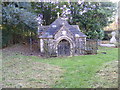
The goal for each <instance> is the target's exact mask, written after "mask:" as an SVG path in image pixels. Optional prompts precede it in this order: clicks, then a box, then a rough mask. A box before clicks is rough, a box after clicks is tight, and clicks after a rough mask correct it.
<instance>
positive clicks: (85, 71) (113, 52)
mask: <svg viewBox="0 0 120 90" xmlns="http://www.w3.org/2000/svg"><path fill="white" fill-rule="evenodd" d="M101 52H106V54H103V53H101ZM32 58H33V60H35V61H38V62H44V63H49V64H53V65H57V66H60V67H62V69H63V70H64V74H63V76H62V78H63V79H62V80H61V81H58V83H56V84H55V85H54V86H53V87H57V88H91V87H94V86H93V85H92V83H94V81H93V79H92V77H94V76H95V74H96V72H97V71H98V70H100V68H101V66H102V65H103V64H104V63H107V62H110V61H113V60H118V49H117V48H107V47H99V50H98V54H97V55H85V56H74V57H63V58H49V59H44V60H43V59H39V58H37V57H32ZM96 79H99V78H96ZM116 86H117V85H116ZM111 87H114V86H111Z"/></svg>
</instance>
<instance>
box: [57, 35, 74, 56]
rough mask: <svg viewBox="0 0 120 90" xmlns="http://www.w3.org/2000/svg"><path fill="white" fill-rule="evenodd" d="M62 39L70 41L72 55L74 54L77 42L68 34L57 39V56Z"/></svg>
mask: <svg viewBox="0 0 120 90" xmlns="http://www.w3.org/2000/svg"><path fill="white" fill-rule="evenodd" d="M62 40H66V41H68V42H69V43H70V56H72V55H73V52H74V47H75V43H74V42H73V40H72V39H71V38H69V37H68V36H61V37H59V38H58V39H56V44H55V48H56V53H57V56H58V44H59V42H60V41H62Z"/></svg>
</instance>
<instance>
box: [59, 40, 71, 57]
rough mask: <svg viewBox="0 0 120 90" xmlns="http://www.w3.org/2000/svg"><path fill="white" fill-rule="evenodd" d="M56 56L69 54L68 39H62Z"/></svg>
mask: <svg viewBox="0 0 120 90" xmlns="http://www.w3.org/2000/svg"><path fill="white" fill-rule="evenodd" d="M57 49H58V56H70V43H69V41H67V40H65V39H62V40H61V41H60V42H59V43H58V45H57Z"/></svg>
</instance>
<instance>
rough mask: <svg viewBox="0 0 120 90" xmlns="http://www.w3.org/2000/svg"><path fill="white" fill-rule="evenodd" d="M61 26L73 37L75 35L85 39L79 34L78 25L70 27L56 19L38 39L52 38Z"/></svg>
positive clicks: (65, 22) (83, 35) (60, 19)
mask: <svg viewBox="0 0 120 90" xmlns="http://www.w3.org/2000/svg"><path fill="white" fill-rule="evenodd" d="M63 26H65V27H66V28H67V29H68V30H69V31H71V32H72V34H73V35H74V36H75V35H76V34H77V35H79V36H80V37H86V35H85V34H84V33H82V32H80V29H79V26H78V25H70V24H68V22H67V21H66V20H63V19H62V18H58V19H56V20H55V21H54V22H53V23H52V24H51V25H50V26H49V27H48V28H47V29H46V30H44V31H43V35H42V36H40V38H48V37H49V36H51V37H52V36H54V35H55V33H56V32H57V31H58V30H60V29H61V28H62V27H63ZM52 38H53V37H52Z"/></svg>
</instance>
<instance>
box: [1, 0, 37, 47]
mask: <svg viewBox="0 0 120 90" xmlns="http://www.w3.org/2000/svg"><path fill="white" fill-rule="evenodd" d="M2 7H3V8H2V11H3V12H2V17H3V19H2V20H3V21H2V27H3V29H2V32H3V34H2V41H3V46H5V45H7V44H10V43H11V42H12V43H13V44H14V43H18V42H19V41H20V40H21V39H22V38H23V39H22V40H24V38H25V37H26V36H31V32H32V33H33V34H34V33H36V30H37V21H36V18H37V15H36V14H35V13H34V12H33V10H32V8H31V3H28V2H3V3H2Z"/></svg>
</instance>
